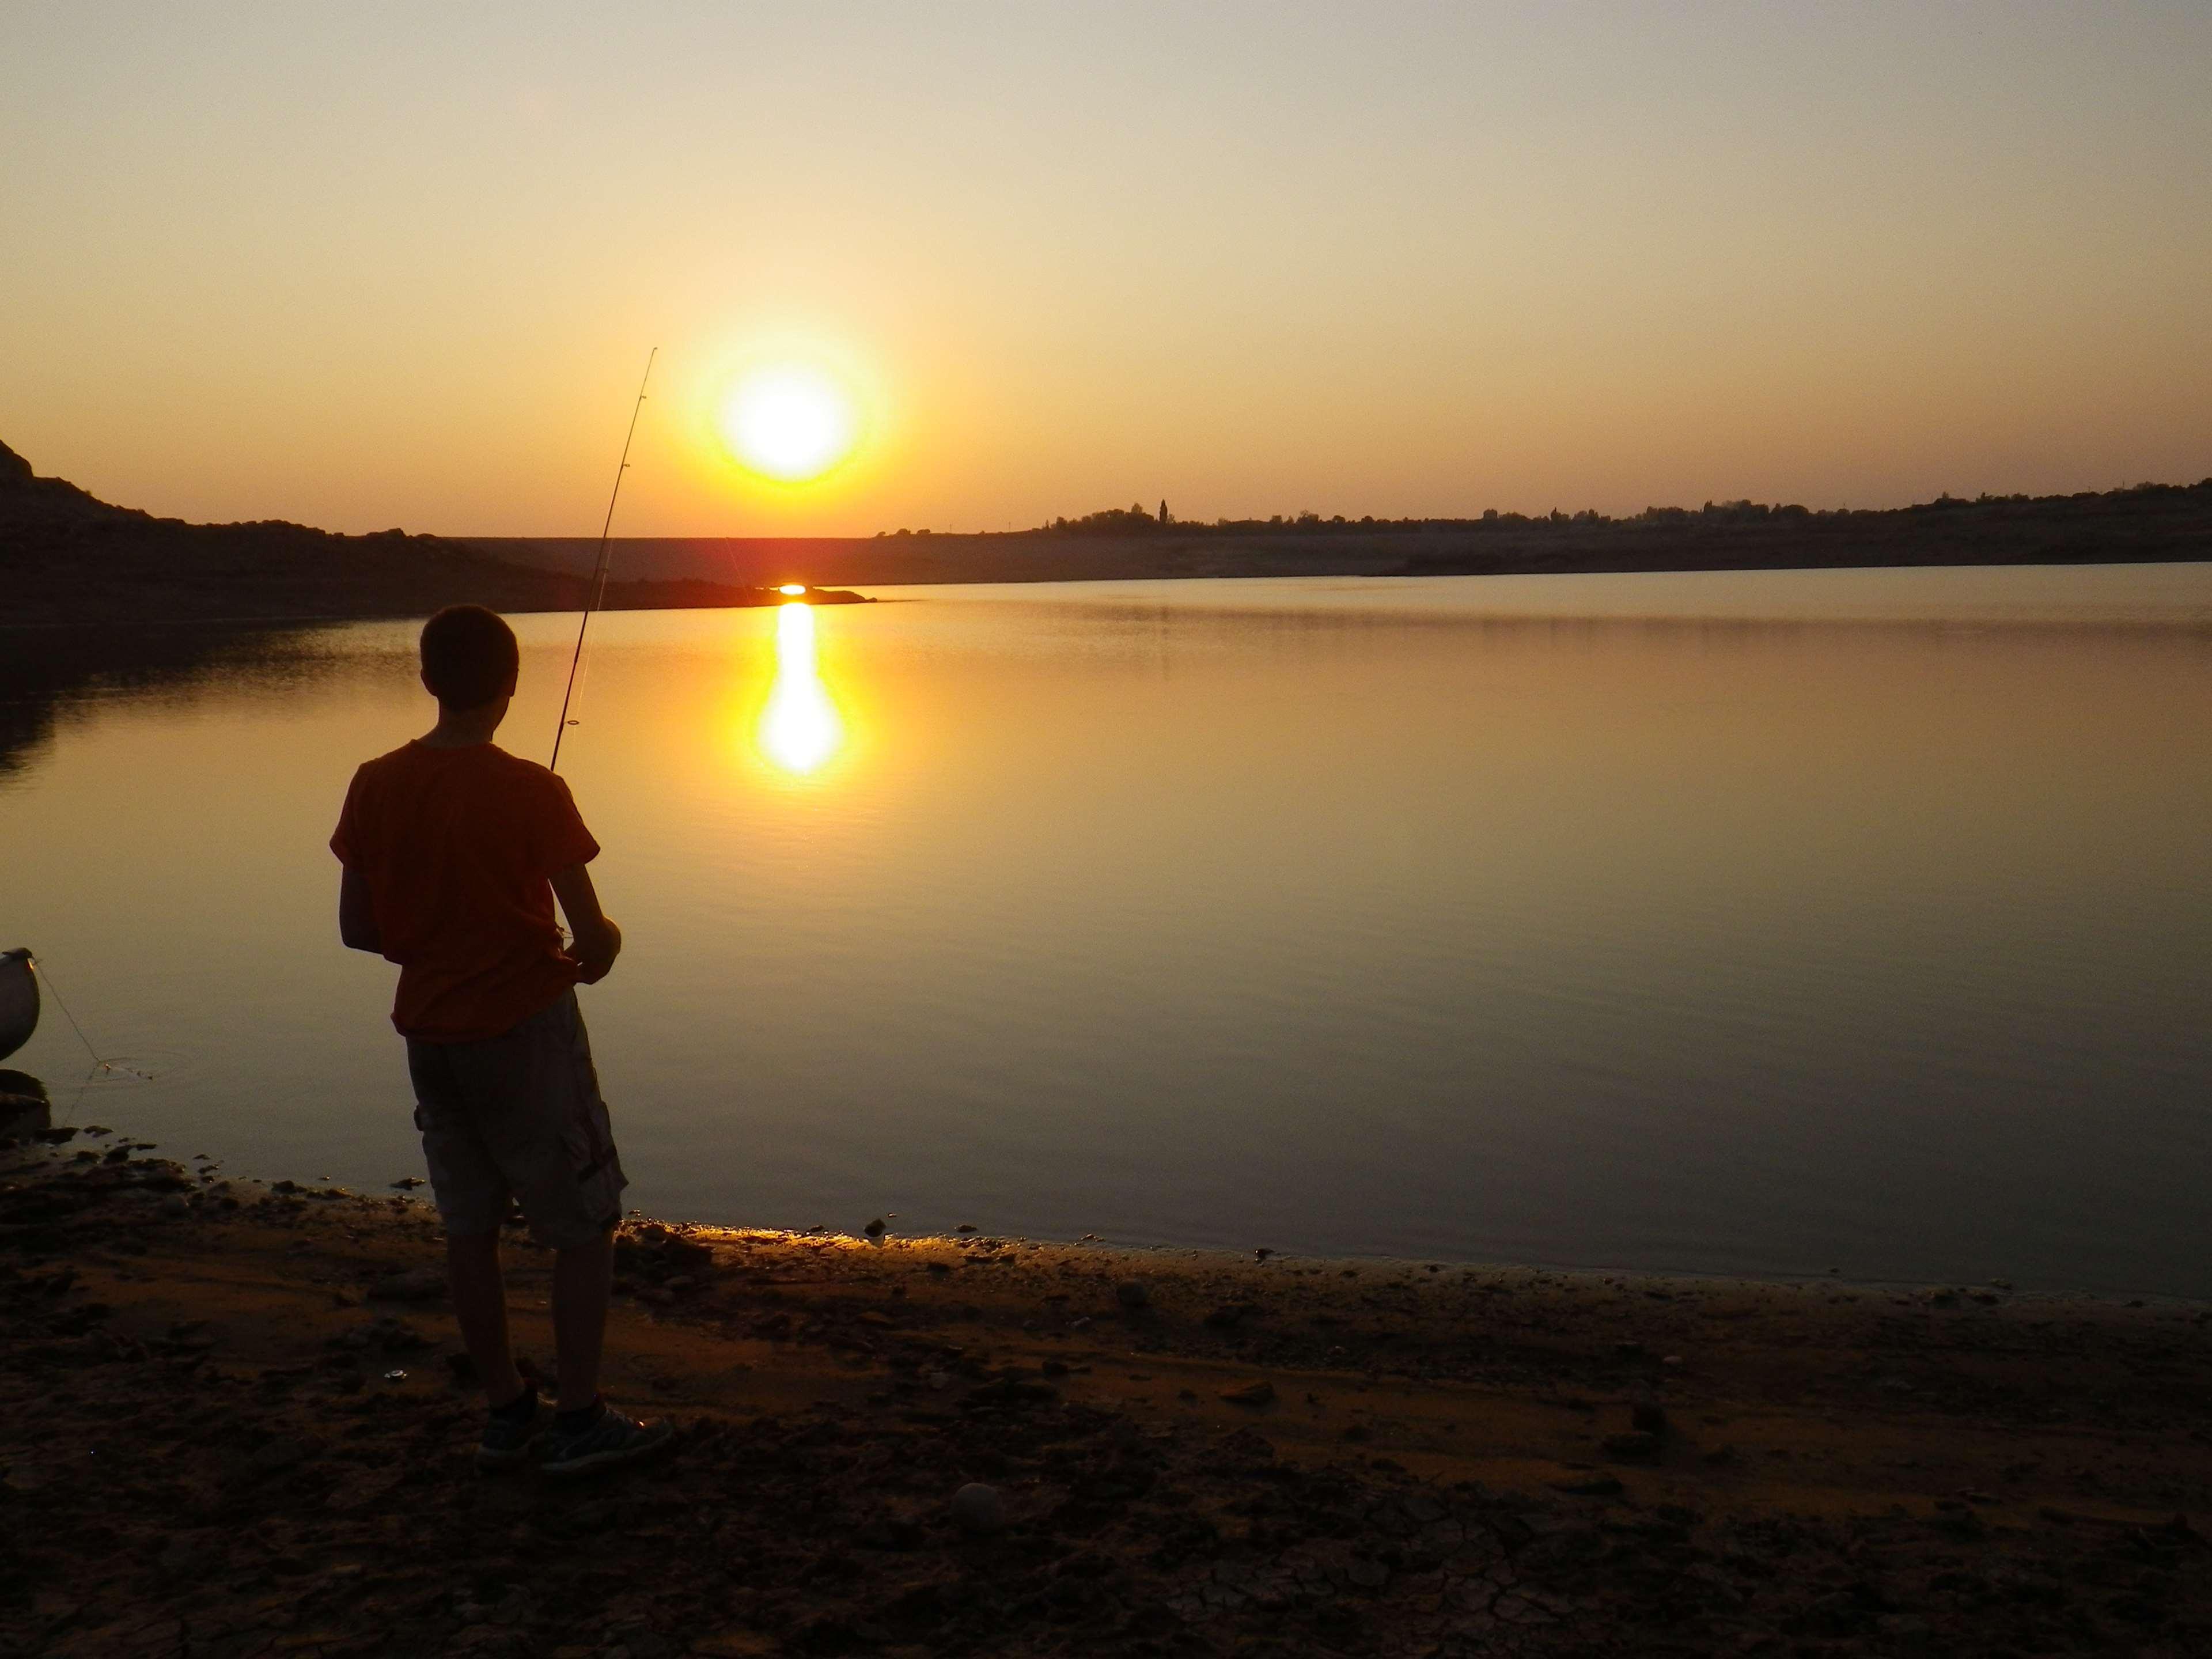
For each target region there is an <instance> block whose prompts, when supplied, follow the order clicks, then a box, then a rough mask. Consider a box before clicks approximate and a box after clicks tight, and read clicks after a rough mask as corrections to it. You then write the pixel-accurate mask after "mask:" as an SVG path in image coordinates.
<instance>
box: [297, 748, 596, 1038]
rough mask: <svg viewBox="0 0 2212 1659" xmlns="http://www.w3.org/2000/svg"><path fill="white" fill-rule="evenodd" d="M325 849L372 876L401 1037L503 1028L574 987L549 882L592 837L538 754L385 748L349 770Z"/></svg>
mask: <svg viewBox="0 0 2212 1659" xmlns="http://www.w3.org/2000/svg"><path fill="white" fill-rule="evenodd" d="M331 851H332V852H333V853H336V854H337V855H338V861H339V862H340V863H342V864H343V865H344V866H346V868H348V869H349V870H352V871H356V872H359V873H360V875H361V876H362V878H364V879H365V880H366V881H367V882H368V891H369V896H370V899H371V901H372V902H373V903H374V908H375V915H376V930H377V936H378V938H379V939H381V940H382V941H383V945H384V955H385V957H386V960H387V961H391V962H396V963H398V964H399V991H398V996H397V997H396V999H395V1000H394V1001H393V1003H392V1024H394V1025H396V1026H398V1028H399V1030H400V1032H401V1033H402V1034H403V1035H404V1036H410V1037H416V1038H420V1039H422V1040H423V1041H425V1042H478V1041H481V1040H482V1039H483V1038H485V1037H495V1036H500V1035H501V1033H502V1032H505V1031H508V1030H513V1028H514V1027H515V1026H516V1025H518V1024H520V1023H521V1022H522V1021H524V1020H526V1019H527V1018H530V1016H531V1015H532V1014H534V1013H536V1012H538V1010H539V1009H541V1008H544V1007H545V1006H548V1005H549V1004H550V1003H551V1002H552V1001H553V1000H554V999H555V998H556V997H558V996H559V995H560V994H562V992H563V991H565V990H567V989H568V987H570V986H572V985H574V983H575V982H576V973H577V968H576V963H575V961H574V958H572V957H568V956H566V955H564V954H562V949H561V933H560V929H559V927H557V926H556V923H555V921H554V919H553V889H552V886H551V884H550V883H549V882H548V880H547V879H546V878H548V877H549V876H550V875H552V874H553V873H554V872H556V871H558V870H565V869H567V868H568V866H570V865H572V864H584V863H587V862H589V861H590V860H592V859H593V858H596V857H597V856H598V855H599V842H595V841H593V840H592V832H591V831H590V830H588V829H585V828H584V821H583V819H582V818H580V817H578V816H577V813H576V803H575V802H574V800H572V799H570V798H569V795H568V785H567V784H565V783H563V782H562V781H561V780H560V779H559V778H558V777H557V776H556V775H554V774H553V773H551V772H549V771H547V770H546V769H545V768H544V767H542V766H540V765H538V763H536V762H534V761H526V760H521V759H519V758H517V757H515V756H513V755H510V754H508V753H507V751H506V750H503V749H500V748H497V747H495V746H494V745H493V744H488V743H485V744H474V745H472V746H471V747H469V748H466V749H433V748H431V747H429V746H428V744H423V743H421V742H415V743H410V744H407V745H406V746H405V747H404V748H400V749H395V750H392V752H391V753H390V754H388V755H380V756H378V757H376V758H375V759H374V760H373V761H367V762H364V763H362V766H361V767H360V769H358V770H356V772H355V773H354V775H353V785H352V787H350V788H349V789H348V790H347V791H346V799H345V810H344V811H343V812H342V813H341V814H340V815H339V817H338V827H337V834H335V835H333V836H331Z"/></svg>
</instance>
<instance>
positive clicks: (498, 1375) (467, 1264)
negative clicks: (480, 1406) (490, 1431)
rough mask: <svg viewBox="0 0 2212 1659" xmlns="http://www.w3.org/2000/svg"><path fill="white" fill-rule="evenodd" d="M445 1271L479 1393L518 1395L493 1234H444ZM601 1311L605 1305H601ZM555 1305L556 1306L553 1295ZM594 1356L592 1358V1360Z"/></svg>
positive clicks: (496, 1401)
mask: <svg viewBox="0 0 2212 1659" xmlns="http://www.w3.org/2000/svg"><path fill="white" fill-rule="evenodd" d="M446 1270H447V1276H448V1277H449V1278H450V1279H451V1280H452V1282H453V1322H454V1323H455V1324H457V1325H459V1327H460V1328H461V1344H462V1346H464V1347H465V1348H467V1349H468V1351H469V1358H471V1359H473V1360H474V1361H476V1365H477V1376H478V1377H479V1378H480V1379H482V1381H483V1389H484V1397H485V1398H486V1399H487V1400H489V1401H490V1402H491V1403H492V1404H493V1405H495V1406H503V1405H506V1404H507V1402H508V1401H513V1400H516V1399H519V1398H520V1396H521V1394H522V1389H523V1382H522V1373H521V1372H520V1371H518V1370H515V1368H514V1354H513V1350H512V1349H511V1348H510V1347H509V1346H508V1342H507V1285H506V1283H505V1281H504V1280H503V1279H501V1276H500V1271H499V1235H498V1234H497V1233H447V1235H446ZM601 1306H602V1311H604V1308H605V1304H604V1303H603V1304H601ZM555 1307H556V1317H557V1309H558V1307H559V1301H558V1297H557V1295H556V1301H555ZM596 1358H597V1357H596V1355H594V1361H595V1363H596ZM561 1375H562V1377H563V1378H564V1379H565V1378H566V1377H567V1376H568V1357H567V1351H566V1350H565V1349H564V1350H563V1351H562V1362H561Z"/></svg>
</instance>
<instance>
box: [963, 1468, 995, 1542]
mask: <svg viewBox="0 0 2212 1659" xmlns="http://www.w3.org/2000/svg"><path fill="white" fill-rule="evenodd" d="M952 1519H953V1521H954V1522H956V1523H957V1525H958V1527H959V1528H960V1530H961V1531H963V1532H964V1533H968V1534H971V1535H973V1536H975V1537H978V1538H980V1537H982V1536H984V1535H986V1534H990V1533H994V1532H999V1531H1001V1530H1003V1529H1004V1528H1005V1527H1006V1499H1005V1498H1002V1497H1001V1496H1000V1493H999V1489H998V1488H997V1487H996V1486H985V1485H984V1484H983V1483H982V1482H981V1481H980V1480H971V1481H969V1483H968V1484H967V1485H966V1486H963V1487H961V1488H960V1490H959V1491H958V1492H954V1493H953V1494H952Z"/></svg>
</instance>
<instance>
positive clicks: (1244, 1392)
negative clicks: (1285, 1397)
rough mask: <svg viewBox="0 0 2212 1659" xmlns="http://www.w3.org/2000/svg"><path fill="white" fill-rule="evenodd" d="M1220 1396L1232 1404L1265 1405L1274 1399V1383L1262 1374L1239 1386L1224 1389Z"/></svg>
mask: <svg viewBox="0 0 2212 1659" xmlns="http://www.w3.org/2000/svg"><path fill="white" fill-rule="evenodd" d="M1221 1397H1222V1398H1223V1399H1224V1400H1225V1401H1228V1402H1229V1403H1230V1404H1231V1405H1232V1406H1265V1405H1267V1404H1270V1403H1271V1402H1272V1401H1273V1400H1274V1398H1275V1385H1274V1384H1273V1383H1270V1382H1268V1381H1267V1378H1266V1377H1264V1376H1263V1377H1261V1379H1260V1380H1259V1381H1258V1382H1256V1383H1245V1384H1243V1386H1242V1387H1240V1388H1235V1389H1223V1390H1222V1391H1221Z"/></svg>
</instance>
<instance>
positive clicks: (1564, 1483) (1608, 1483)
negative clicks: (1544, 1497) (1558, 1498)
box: [1552, 1474, 1621, 1498]
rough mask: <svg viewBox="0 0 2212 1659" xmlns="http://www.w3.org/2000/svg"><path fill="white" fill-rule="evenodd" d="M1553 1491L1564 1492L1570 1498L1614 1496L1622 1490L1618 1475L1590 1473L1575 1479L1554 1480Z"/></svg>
mask: <svg viewBox="0 0 2212 1659" xmlns="http://www.w3.org/2000/svg"><path fill="white" fill-rule="evenodd" d="M1552 1490H1553V1492H1565V1493H1566V1494H1567V1496H1569V1497H1570V1498H1613V1497H1617V1496H1619V1495H1620V1491H1621V1486H1620V1477H1619V1476H1618V1475H1611V1474H1589V1475H1583V1476H1581V1477H1580V1478H1578V1479H1577V1480H1554V1481H1553V1482H1552Z"/></svg>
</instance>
